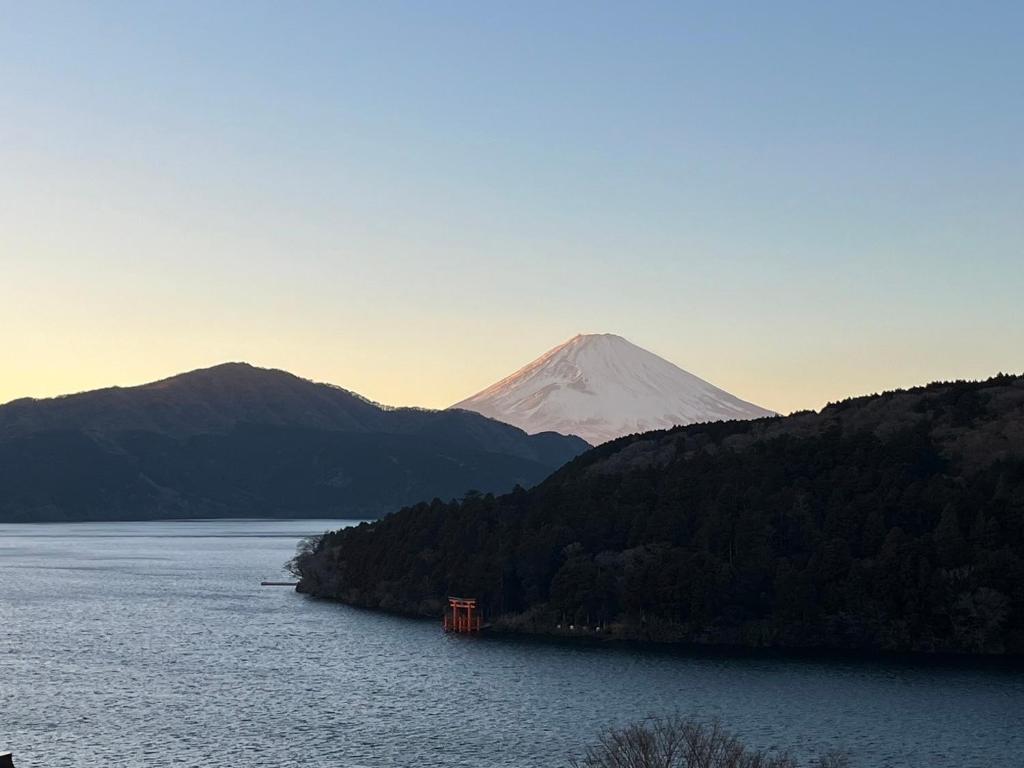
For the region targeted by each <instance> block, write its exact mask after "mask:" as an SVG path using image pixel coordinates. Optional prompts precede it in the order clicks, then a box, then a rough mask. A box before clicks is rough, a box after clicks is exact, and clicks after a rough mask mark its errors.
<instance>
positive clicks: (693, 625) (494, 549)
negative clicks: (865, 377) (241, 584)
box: [298, 376, 1024, 654]
mask: <svg viewBox="0 0 1024 768" xmlns="http://www.w3.org/2000/svg"><path fill="white" fill-rule="evenodd" d="M298 565H299V566H300V568H301V573H302V580H301V583H300V589H301V591H304V592H308V593H310V594H313V595H318V596H323V597H331V598H336V599H341V600H344V601H347V602H350V603H354V604H357V605H362V606H367V607H376V608H382V609H386V610H393V611H400V612H406V613H412V614H422V615H439V610H440V606H441V603H442V600H443V598H444V597H445V595H446V594H449V593H454V594H467V595H474V596H477V597H478V598H480V600H481V601H482V604H483V605H484V606H485V608H486V610H487V611H488V613H489V616H490V617H491V619H492V620H493V621H494V622H495V623H496V625H497V626H499V627H504V628H506V629H515V630H520V631H528V632H541V633H556V634H557V633H569V634H579V633H580V632H581V631H585V632H587V633H589V634H597V635H599V636H612V637H622V638H634V639H647V640H660V641H687V642H698V643H721V644H729V645H744V646H766V647H813V648H845V649H859V650H871V651H880V650H885V651H915V652H955V653H986V654H1002V653H1014V654H1020V653H1024V378H1014V377H1010V376H1000V377H996V378H994V379H991V380H989V381H986V382H959V383H951V384H934V385H930V386H928V387H924V388H920V389H914V390H910V391H898V392H891V393H886V394H883V395H876V396H871V397H863V398H857V399H853V400H849V401H846V402H843V403H839V404H835V405H830V406H828V407H826V408H825V409H824V410H822V411H821V412H820V413H810V412H807V413H799V414H794V415H793V416H790V417H786V418H773V419H761V420H757V421H745V422H744V421H735V422H722V423H713V424H700V425H693V426H689V427H682V428H677V429H673V430H670V431H665V432H652V433H649V434H644V435H640V436H636V437H632V438H623V439H621V440H618V441H615V442H612V443H609V444H607V445H603V446H600V447H598V448H595V449H594V450H591V451H589V452H587V453H585V454H583V455H582V456H580V457H578V458H577V459H575V460H574V461H572V462H570V463H569V464H568V465H566V466H565V467H563V468H562V469H561V470H559V471H558V472H556V473H555V474H554V475H553V476H552V477H550V478H549V479H548V480H546V481H545V482H544V483H542V484H540V485H539V486H537V487H536V488H534V489H532V490H530V491H523V490H517V491H515V492H513V493H511V494H508V495H505V496H501V497H498V498H494V497H490V496H484V497H472V498H469V499H466V500H464V501H462V502H460V503H451V504H445V503H442V502H439V501H435V502H433V503H429V504H426V503H424V504H419V505H416V506H414V507H410V508H407V509H404V510H402V511H401V512H399V513H397V514H394V515H390V516H388V517H386V518H384V519H383V520H381V521H379V522H377V523H375V524H372V525H364V526H360V527H357V528H352V529H347V530H341V531H338V532H335V533H332V534H329V535H327V536H325V537H324V538H323V540H322V541H321V542H320V544H319V546H318V549H317V551H316V552H315V553H314V554H311V555H307V556H305V557H303V558H300V560H299V562H298ZM570 627H571V628H570ZM581 627H585V629H581ZM598 628H599V629H598Z"/></svg>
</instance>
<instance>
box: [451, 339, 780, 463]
mask: <svg viewBox="0 0 1024 768" xmlns="http://www.w3.org/2000/svg"><path fill="white" fill-rule="evenodd" d="M451 407H452V408H457V409H464V410H469V411H475V412H477V413H481V414H483V415H484V416H489V417H491V418H492V419H497V420H498V421H504V422H506V423H508V424H514V425H515V426H517V427H519V428H520V429H523V430H525V431H526V432H528V433H536V432H547V431H551V432H558V433H560V434H563V435H579V436H580V437H582V438H583V439H584V440H586V441H587V442H589V443H590V444H591V445H600V444H601V443H604V442H607V441H609V440H614V439H615V438H618V437H623V436H625V435H629V434H633V433H637V432H647V431H649V430H652V429H667V428H669V427H675V426H680V425H686V424H695V423H699V422H706V421H729V420H732V419H756V418H761V417H764V416H774V415H776V414H775V413H774V412H772V411H769V410H767V409H765V408H761V407H760V406H757V405H754V404H753V403H748V402H746V401H744V400H740V399H739V398H738V397H735V396H734V395H731V394H729V393H728V392H726V391H724V390H722V389H719V388H718V387H716V386H714V385H712V384H709V383H708V382H706V381H704V380H703V379H700V378H698V377H697V376H694V375H693V374H692V373H688V372H687V371H684V370H683V369H682V368H679V367H678V366H676V365H674V364H673V363H670V362H669V361H667V360H665V359H663V358H661V357H658V356H657V355H655V354H653V353H651V352H648V351H647V350H645V349H642V348H641V347H638V346H636V345H635V344H632V343H631V342H629V341H627V340H626V339H624V338H622V337H621V336H616V335H615V334H611V333H601V334H587V335H584V334H580V335H577V336H574V337H573V338H571V339H569V340H568V341H567V342H565V343H564V344H560V345H559V346H557V347H555V348H554V349H551V350H549V351H548V352H546V353H544V354H543V355H541V356H540V357H539V358H537V359H536V360H534V361H533V362H532V363H529V364H527V365H526V366H524V367H523V368H521V369H520V370H518V371H516V372H515V373H513V374H512V375H510V376H507V377H505V378H504V379H502V380H501V381H499V382H497V383H495V384H492V385H491V386H490V387H488V388H487V389H484V390H483V391H481V392H478V393H477V394H475V395H472V396H471V397H468V398H466V399H465V400H462V401H460V402H458V403H456V404H455V405H453V406H451Z"/></svg>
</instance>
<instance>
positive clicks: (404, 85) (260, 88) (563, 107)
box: [0, 0, 1024, 412]
mask: <svg viewBox="0 0 1024 768" xmlns="http://www.w3.org/2000/svg"><path fill="white" fill-rule="evenodd" d="M1022 29H1024V4H1022V3H1020V2H986V3H978V4H973V3H943V2H928V3H914V2H905V3H891V2H877V3H875V2H856V3H842V4H840V3H820V2H807V3H786V2H772V3H768V2H765V3H758V4H738V3H737V4H733V3H703V4H696V3H679V2H674V3H666V4H650V5H649V4H644V3H634V2H629V3H619V4H601V3H590V2H588V3H568V2H566V3H536V4H533V3H527V2H516V3H506V4H503V6H502V7H499V6H498V4H487V3H478V2H477V3H468V2H467V3H448V2H422V3H390V2H379V3H377V2H374V3H360V4H355V3H352V4H348V3H276V2H275V3H260V2H239V3H230V2H217V3H206V2H203V3H184V2H174V3H164V2H145V3H127V2H125V3H103V2H90V3H84V2H74V3H66V4H65V3H49V2H36V1H35V0H33V2H30V3H29V2H21V1H20V0H19V1H18V2H9V1H8V0H0V402H4V401H7V400H10V399H13V398H16V397H21V396H26V395H30V396H47V395H53V394H57V393H63V392H71V391H78V390H83V389H89V388H95V387H99V386H104V385H110V384H134V383H141V382H144V381H147V380H152V379H155V378H160V377H163V376H166V375H170V374H173V373H176V372H179V371H183V370H189V369H193V368H197V367H202V366H206V365H211V364H215V363H218V362H223V361H227V360H246V361H249V362H252V363H254V364H257V365H264V366H271V367H279V368H285V369H287V370H290V371H293V372H294V373H297V374H299V375H302V376H306V377H309V378H313V379H317V380H322V381H330V382H332V383H336V384H339V385H341V386H345V387H348V388H350V389H354V390H356V391H358V392H360V393H362V394H364V395H366V396H368V397H371V398H373V399H375V400H379V401H382V402H386V403H393V404H415V405H425V406H446V405H449V404H450V403H452V402H455V401H457V400H459V399H461V398H463V397H465V396H466V395H469V394H470V393H472V392H475V391H476V390H478V389H481V388H482V387H484V386H486V385H488V384H490V383H492V382H493V381H494V380H496V379H497V378H499V377H501V376H504V375H505V374H507V373H510V372H511V371H512V370H514V369H515V368H518V367H519V366H521V365H522V364H524V363H526V362H528V361H529V360H530V359H532V358H534V357H536V356H537V355H539V354H540V353H542V352H544V351H545V350H547V349H548V348H550V347H552V346H554V345H555V344H557V343H560V342H561V341H564V340H565V339H566V338H568V337H570V336H572V335H573V334H575V333H578V332H613V333H619V334H621V335H623V336H625V337H627V338H628V339H630V340H631V341H633V342H635V343H637V344H640V345H641V346H644V347H646V348H648V349H650V350H651V351H653V352H656V353H658V354H660V355H662V356H664V357H666V358H668V359H670V360H672V361H673V362H675V363H677V364H678V365H680V366H682V367H683V368H686V369H687V370H689V371H691V372H693V373H695V374H697V375H699V376H702V377H703V378H706V379H708V380H709V381H711V382H713V383H715V384H717V385H719V386H721V387H724V388H725V389H727V390H729V391H731V392H733V393H735V394H736V395H739V396H741V397H744V398H746V399H749V400H753V401H755V402H757V403H759V404H761V405H764V406H766V407H769V408H773V409H776V410H779V411H783V412H788V411H790V410H793V409H797V408H808V407H811V408H817V407H820V406H821V405H823V404H824V403H825V402H827V401H829V400H834V399H838V398H841V397H845V396H847V395H852V394H863V393H868V392H873V391H877V390H881V389H887V388H892V387H897V386H906V385H913V384H918V383H924V382H926V381H929V380H934V379H939V378H978V377H985V376H989V375H991V374H994V373H996V372H997V371H1000V370H1003V371H1006V370H1013V371H1021V370H1024V309H1022V306H1024V46H1022V45H1021V30H1022Z"/></svg>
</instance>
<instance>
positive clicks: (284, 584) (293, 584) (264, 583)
mask: <svg viewBox="0 0 1024 768" xmlns="http://www.w3.org/2000/svg"><path fill="white" fill-rule="evenodd" d="M298 585H299V582H297V581H261V582H260V586H261V587H297V586H298ZM0 768H2V767H0Z"/></svg>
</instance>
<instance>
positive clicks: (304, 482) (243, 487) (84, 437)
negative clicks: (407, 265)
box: [0, 363, 588, 522]
mask: <svg viewBox="0 0 1024 768" xmlns="http://www.w3.org/2000/svg"><path fill="white" fill-rule="evenodd" d="M587 447H588V446H587V443H585V442H584V441H583V440H581V439H579V438H577V437H566V436H565V435H556V434H553V433H546V434H540V435H527V434H526V433H524V432H523V431H522V430H520V429H517V428H515V427H512V426H509V425H508V424H502V423H500V422H497V421H494V420H492V419H487V418H484V417H483V416H480V415H478V414H475V413H468V412H465V411H430V410H425V409H419V408H386V407H382V406H380V405H378V404H376V403H372V402H370V401H369V400H366V399H365V398H362V397H360V396H359V395H356V394H355V393H353V392H349V391H347V390H344V389H341V388H340V387H335V386H331V385H328V384H317V383H314V382H312V381H307V380H305V379H300V378H299V377H297V376H293V375H292V374H290V373H287V372H285V371H277V370H268V369H262V368H254V367H253V366H250V365H246V364H244V363H228V364H225V365H219V366H215V367H214V368H207V369H204V370H199V371H192V372H190V373H185V374H181V375H179V376H174V377H172V378H169V379H164V380H162V381H156V382H153V383H151V384H144V385H142V386H138V387H123V388H122V387H111V388H109V389H101V390H96V391H93V392H83V393H80V394H76V395H68V396H65V397H56V398H48V399H45V400H32V399H27V398H26V399H23V400H15V401H14V402H11V403H7V404H6V405H2V406H0V522H24V521H42V520H46V521H54V520H110V519H113V520H125V519H132V520H146V519H156V518H169V517H178V518H195V517H239V516H242V517H335V518H337V517H357V516H358V517H363V516H365V517H376V516H377V515H380V514H384V513H386V512H389V511H391V510H393V509H395V508H396V507H398V506H401V505H402V504H409V503H412V502H414V501H416V500H417V499H421V498H423V497H424V496H427V497H429V496H432V495H435V494H437V495H455V494H458V493H462V492H463V491H465V489H466V488H481V489H487V490H493V491H496V492H501V491H507V490H509V489H511V488H513V487H514V486H515V485H516V483H524V484H528V485H532V484H534V483H536V482H539V481H540V480H542V479H544V478H545V477H546V476H547V475H548V474H550V472H551V471H552V470H554V469H555V468H557V467H559V466H561V465H562V464H564V463H565V462H566V461H568V460H569V459H571V458H572V457H574V456H576V455H577V454H579V453H580V452H581V451H583V450H585V449H586V448H587Z"/></svg>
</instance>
